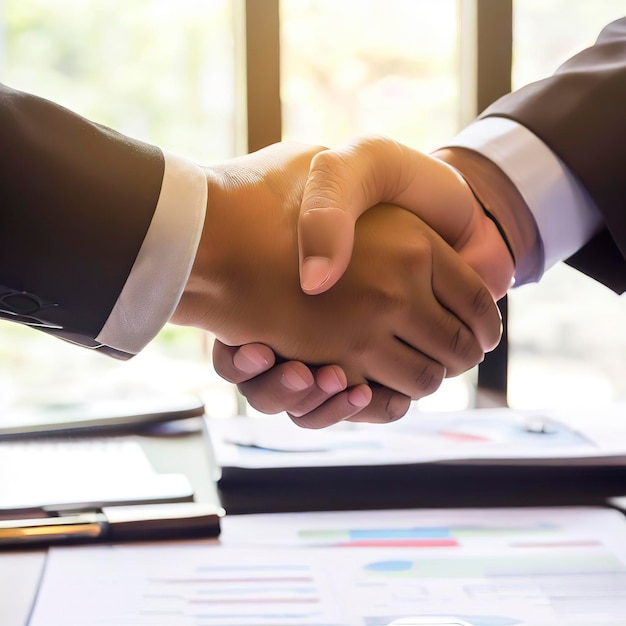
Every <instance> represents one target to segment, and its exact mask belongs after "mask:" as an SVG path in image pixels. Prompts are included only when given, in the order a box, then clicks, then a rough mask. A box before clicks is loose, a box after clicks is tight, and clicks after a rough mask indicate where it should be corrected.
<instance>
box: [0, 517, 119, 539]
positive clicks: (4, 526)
mask: <svg viewBox="0 0 626 626" xmlns="http://www.w3.org/2000/svg"><path fill="white" fill-rule="evenodd" d="M107 527H108V522H107V518H106V517H105V516H104V515H103V514H102V513H97V512H91V513H73V514H67V515H62V516H54V517H44V518H34V519H11V520H0V546H1V545H7V544H15V543H37V542H48V541H50V540H51V539H52V538H54V539H56V540H58V539H98V538H99V537H102V536H103V535H104V534H106V532H107Z"/></svg>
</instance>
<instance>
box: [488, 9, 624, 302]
mask: <svg viewBox="0 0 626 626" xmlns="http://www.w3.org/2000/svg"><path fill="white" fill-rule="evenodd" d="M488 116H500V117H507V118H510V119H512V120H515V121H516V122H518V123H520V124H522V125H523V126H526V127H527V128H528V129H529V130H530V131H532V132H533V133H534V134H535V135H536V136H537V137H539V138H540V139H541V140H543V142H544V143H545V144H546V145H547V146H548V147H550V148H551V149H552V150H553V151H554V152H555V153H556V154H557V155H558V156H559V157H560V159H561V160H562V161H563V162H564V163H565V164H566V165H567V166H568V167H569V168H570V170H571V171H572V172H573V173H574V174H575V175H576V176H577V177H578V179H579V180H580V181H581V182H582V184H583V186H584V187H585V188H586V190H587V192H588V193H589V195H590V196H591V198H592V199H593V200H594V202H595V204H596V206H597V207H598V209H599V210H600V212H601V213H602V215H603V216H604V220H605V223H606V229H605V230H604V231H602V232H601V233H599V234H598V235H597V236H596V237H595V238H594V239H593V240H592V241H591V242H589V244H587V245H586V246H585V247H584V248H582V249H581V250H580V251H579V252H578V253H577V254H575V255H574V256H573V257H571V258H570V259H569V260H568V263H570V264H571V265H573V266H574V267H576V268H578V269H580V270H581V271H584V272H585V273H586V274H589V275H590V276H592V277H593V278H595V279H597V280H599V281H601V282H603V283H604V284H606V285H608V286H609V287H611V288H612V289H614V290H615V291H618V292H620V293H621V292H623V291H625V290H626V261H625V260H624V259H625V258H626V18H623V19H620V20H618V21H616V22H613V23H612V24H609V25H608V26H607V27H606V28H605V29H604V30H603V31H602V33H601V34H600V36H599V38H598V40H597V42H596V43H595V45H594V46H592V47H591V48H588V49H586V50H584V51H583V52H581V53H579V54H578V55H576V56H574V57H573V58H571V59H569V60H568V61H567V62H566V63H564V64H563V65H562V66H561V67H560V68H559V69H558V70H557V72H556V73H555V74H554V75H553V76H551V77H550V78H546V79H544V80H541V81H539V82H536V83H533V84H530V85H527V86H526V87H523V88H521V89H519V90H517V91H515V92H513V93H511V94H508V95H506V96H504V97H502V98H500V99H499V100H497V101H496V102H495V103H494V104H493V105H491V106H490V107H489V108H488V109H487V110H486V111H485V112H484V113H483V114H482V115H481V116H480V117H483V118H484V117H488Z"/></svg>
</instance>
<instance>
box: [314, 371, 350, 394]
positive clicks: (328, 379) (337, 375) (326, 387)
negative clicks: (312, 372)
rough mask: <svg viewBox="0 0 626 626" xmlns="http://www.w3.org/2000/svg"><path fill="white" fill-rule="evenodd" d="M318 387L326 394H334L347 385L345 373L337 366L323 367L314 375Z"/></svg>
mask: <svg viewBox="0 0 626 626" xmlns="http://www.w3.org/2000/svg"><path fill="white" fill-rule="evenodd" d="M315 382H316V383H317V385H318V387H319V388H320V389H321V390H322V391H324V392H325V393H327V394H330V395H335V394H336V393H339V392H340V391H343V390H344V389H345V388H346V386H347V385H348V381H347V380H346V375H345V374H344V372H343V370H342V369H340V368H338V367H337V366H329V367H323V368H322V369H320V370H319V372H318V374H317V375H316V377H315Z"/></svg>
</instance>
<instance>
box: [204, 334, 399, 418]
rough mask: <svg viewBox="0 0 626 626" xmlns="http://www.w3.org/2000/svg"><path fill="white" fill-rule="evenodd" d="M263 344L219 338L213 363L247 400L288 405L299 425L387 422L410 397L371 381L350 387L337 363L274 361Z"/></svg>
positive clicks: (267, 408)
mask: <svg viewBox="0 0 626 626" xmlns="http://www.w3.org/2000/svg"><path fill="white" fill-rule="evenodd" d="M275 362H276V361H275V355H274V353H273V352H272V350H271V349H270V348H268V347H267V346H264V345H261V344H247V345H245V346H242V347H231V346H227V345H225V344H223V343H222V342H221V341H219V340H217V339H216V340H215V343H214V344H213V364H214V365H215V369H216V371H217V372H218V373H219V374H220V376H222V377H223V378H225V379H226V380H228V381H230V382H233V383H238V385H237V387H238V389H239V391H240V392H241V393H242V394H243V395H244V396H245V397H246V398H247V399H248V402H249V403H250V404H251V405H252V406H253V407H254V408H256V409H258V410H259V411H262V412H263V413H279V412H281V411H286V412H287V413H288V415H289V416H290V417H291V419H292V420H293V421H294V423H296V424H297V425H298V426H302V427H304V428H323V427H325V426H329V425H331V424H334V423H336V422H339V421H343V420H347V421H352V422H370V423H375V422H376V423H386V422H392V421H395V420H397V419H399V418H401V417H402V416H403V415H404V414H405V413H406V412H407V410H408V409H409V406H410V403H411V398H409V397H407V396H405V395H403V394H401V393H397V392H395V391H393V390H392V389H388V388H386V387H382V386H380V385H376V384H372V386H371V387H368V386H367V385H357V386H355V387H352V388H349V389H347V388H346V387H347V379H346V375H345V373H344V372H343V370H342V369H341V368H340V367H339V366H337V365H329V366H326V367H321V368H314V369H313V370H312V369H310V368H308V367H307V366H306V365H305V364H304V363H301V362H299V361H287V362H283V363H279V364H277V365H275Z"/></svg>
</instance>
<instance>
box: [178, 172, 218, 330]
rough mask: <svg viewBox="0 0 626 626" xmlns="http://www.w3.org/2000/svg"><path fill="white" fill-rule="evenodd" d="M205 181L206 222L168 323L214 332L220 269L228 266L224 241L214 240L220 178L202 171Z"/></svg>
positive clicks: (216, 238)
mask: <svg viewBox="0 0 626 626" xmlns="http://www.w3.org/2000/svg"><path fill="white" fill-rule="evenodd" d="M203 171H204V174H205V177H206V186H207V202H206V213H205V219H204V222H203V225H202V229H201V232H200V242H199V245H198V247H197V250H196V255H195V258H194V260H193V264H192V267H191V271H190V273H189V276H188V278H187V282H186V283H185V286H184V288H183V292H182V295H181V297H180V300H179V302H178V305H177V307H176V310H175V311H174V313H173V315H172V317H171V319H170V321H171V322H172V323H173V324H177V325H181V326H194V327H197V328H204V329H206V330H214V329H215V326H216V325H217V324H218V320H217V319H216V318H217V317H218V315H217V312H218V309H219V306H218V305H219V292H220V284H221V282H223V280H224V279H223V277H222V272H221V271H220V268H223V267H224V266H226V265H227V263H226V261H225V252H224V250H222V248H223V246H222V245H221V243H222V242H223V241H224V238H220V237H215V233H216V232H218V230H219V226H218V225H217V221H218V220H217V216H216V215H215V210H212V206H214V205H215V200H216V198H217V197H218V196H219V195H220V189H221V187H223V185H221V184H220V180H219V176H218V174H217V173H216V172H214V171H212V170H211V169H210V168H203Z"/></svg>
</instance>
